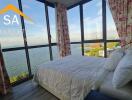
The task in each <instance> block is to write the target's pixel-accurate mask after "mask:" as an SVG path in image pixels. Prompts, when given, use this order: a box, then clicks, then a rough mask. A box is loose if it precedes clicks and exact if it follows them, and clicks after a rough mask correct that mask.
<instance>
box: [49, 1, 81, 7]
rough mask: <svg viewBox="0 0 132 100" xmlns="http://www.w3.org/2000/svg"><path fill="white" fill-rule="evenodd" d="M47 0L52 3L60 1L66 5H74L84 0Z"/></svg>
mask: <svg viewBox="0 0 132 100" xmlns="http://www.w3.org/2000/svg"><path fill="white" fill-rule="evenodd" d="M47 1H48V2H51V3H57V2H59V3H62V4H64V5H66V7H70V6H72V5H74V4H76V3H78V2H80V1H82V0H47Z"/></svg>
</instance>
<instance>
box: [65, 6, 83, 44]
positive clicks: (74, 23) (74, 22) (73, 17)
mask: <svg viewBox="0 0 132 100" xmlns="http://www.w3.org/2000/svg"><path fill="white" fill-rule="evenodd" d="M67 16H68V27H69V35H70V40H71V42H80V41H81V33H80V32H81V30H80V13H79V6H77V7H74V8H72V9H70V10H68V12H67Z"/></svg>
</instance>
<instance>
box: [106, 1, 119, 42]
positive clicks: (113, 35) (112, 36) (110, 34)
mask: <svg viewBox="0 0 132 100" xmlns="http://www.w3.org/2000/svg"><path fill="white" fill-rule="evenodd" d="M106 11H107V13H106V16H107V39H108V40H116V39H119V36H118V33H117V30H116V26H115V22H114V20H113V17H112V14H111V11H110V8H109V5H108V3H107V6H106Z"/></svg>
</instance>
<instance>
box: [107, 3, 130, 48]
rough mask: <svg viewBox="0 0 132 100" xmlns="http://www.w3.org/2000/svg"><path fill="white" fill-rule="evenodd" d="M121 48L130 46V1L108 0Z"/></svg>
mask: <svg viewBox="0 0 132 100" xmlns="http://www.w3.org/2000/svg"><path fill="white" fill-rule="evenodd" d="M108 2H109V6H110V9H111V12H112V16H113V18H114V21H115V23H116V28H117V31H118V34H119V37H120V40H121V46H122V47H123V48H129V47H131V46H132V0H108Z"/></svg>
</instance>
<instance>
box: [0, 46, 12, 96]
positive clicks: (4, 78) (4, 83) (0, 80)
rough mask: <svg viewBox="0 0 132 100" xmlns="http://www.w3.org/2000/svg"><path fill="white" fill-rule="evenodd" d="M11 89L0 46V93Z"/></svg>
mask: <svg viewBox="0 0 132 100" xmlns="http://www.w3.org/2000/svg"><path fill="white" fill-rule="evenodd" d="M9 89H10V80H9V76H8V74H7V71H6V68H5V64H4V60H3V55H2V51H1V47H0V94H2V95H5V94H7V92H8V91H9Z"/></svg>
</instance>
